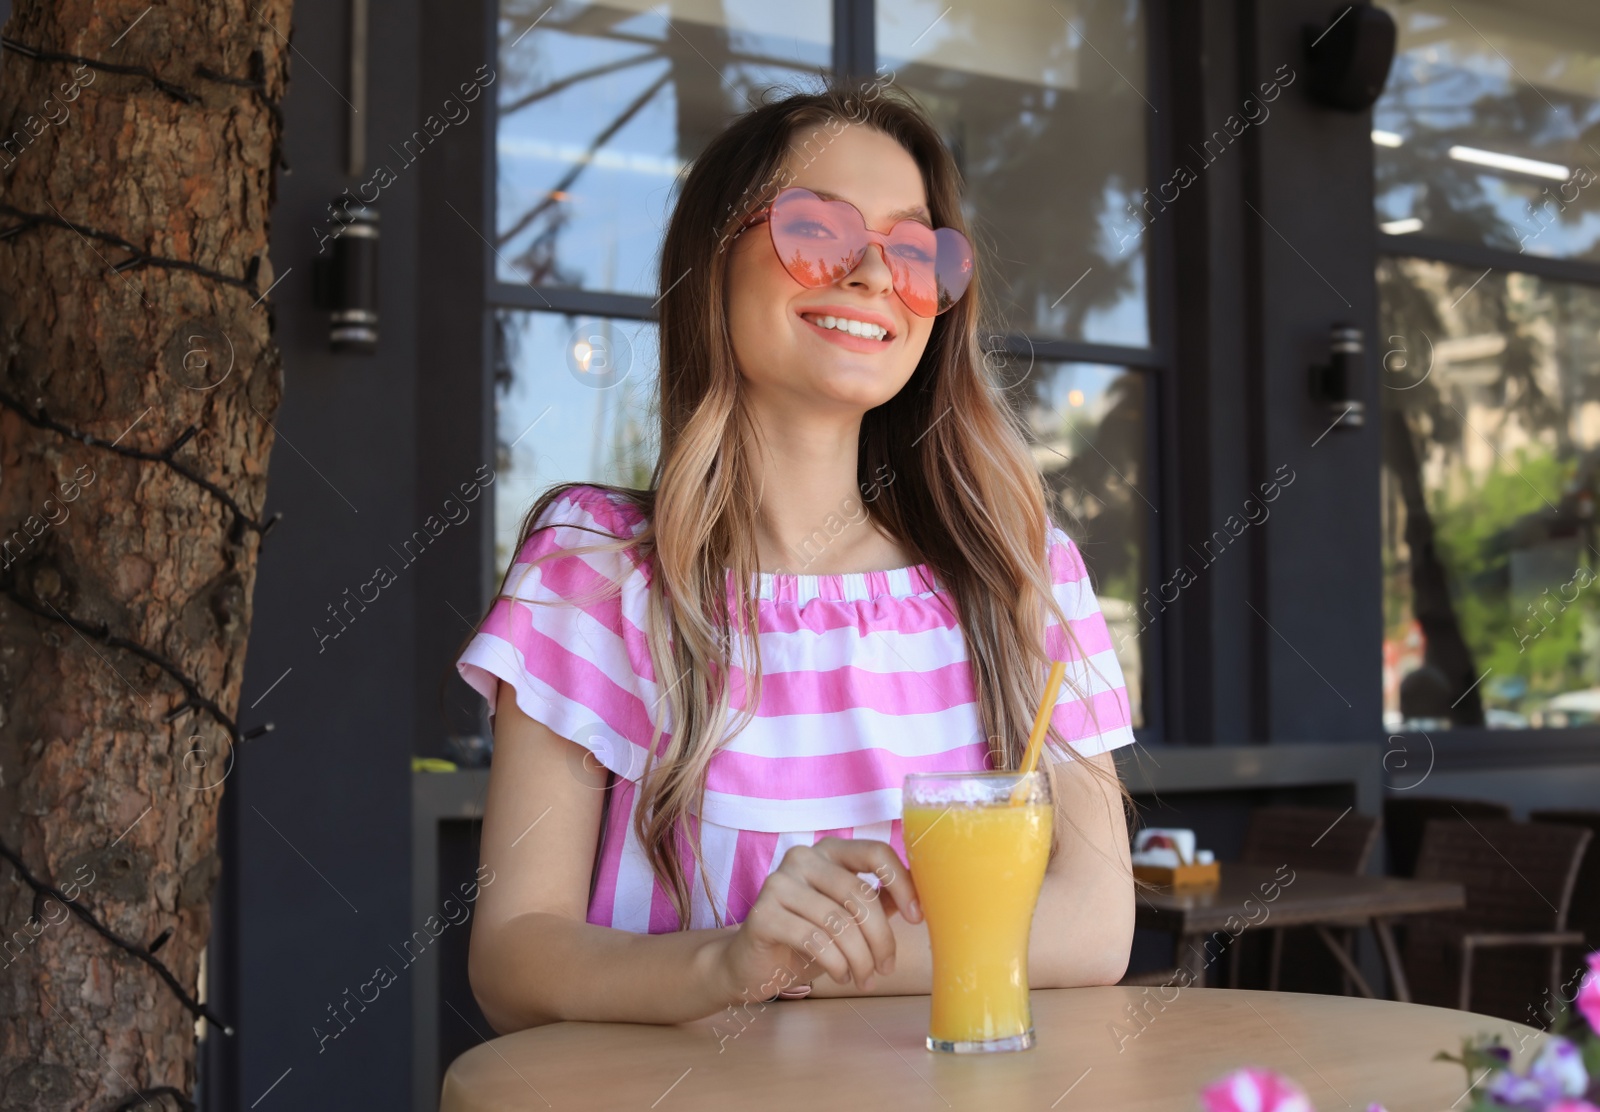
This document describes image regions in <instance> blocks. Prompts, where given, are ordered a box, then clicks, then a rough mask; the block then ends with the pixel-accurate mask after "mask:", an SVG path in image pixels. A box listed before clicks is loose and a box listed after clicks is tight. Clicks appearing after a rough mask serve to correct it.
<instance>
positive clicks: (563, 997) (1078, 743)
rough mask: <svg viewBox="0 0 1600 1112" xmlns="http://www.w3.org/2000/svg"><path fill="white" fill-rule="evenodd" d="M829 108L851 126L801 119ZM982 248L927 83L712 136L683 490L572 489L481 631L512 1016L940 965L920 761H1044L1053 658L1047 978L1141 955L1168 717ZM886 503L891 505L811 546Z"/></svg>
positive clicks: (522, 533)
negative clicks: (1123, 634) (1140, 732)
mask: <svg viewBox="0 0 1600 1112" xmlns="http://www.w3.org/2000/svg"><path fill="white" fill-rule="evenodd" d="M835 125H839V126H835ZM818 128H825V129H829V130H831V132H832V134H833V135H834V139H833V141H832V142H830V143H828V144H827V145H826V146H823V147H821V148H820V149H817V150H815V151H811V150H798V149H797V148H796V140H797V137H803V136H806V135H809V134H811V133H813V132H814V131H815V130H817V129H818ZM763 182H764V183H768V185H767V186H765V187H761V191H763V195H761V196H760V197H758V198H757V203H756V204H755V205H754V206H753V207H745V208H743V209H741V208H740V207H739V202H740V200H741V198H745V197H747V196H748V195H749V194H750V192H751V187H752V186H753V185H754V184H755V183H763ZM780 182H781V183H782V184H781V185H779V183H780ZM730 232H732V233H736V234H732V235H730ZM978 269H979V268H978V266H977V265H976V260H975V258H974V255H973V252H972V249H971V247H970V243H969V240H968V239H967V233H966V230H965V227H964V219H963V215H962V209H961V204H960V195H959V177H958V175H957V174H956V172H955V167H954V164H953V162H952V159H951V156H950V152H949V150H948V149H947V148H946V146H945V145H944V143H943V141H942V140H941V139H940V137H939V135H938V133H937V131H935V130H934V128H933V127H932V126H931V124H929V122H928V120H927V117H926V116H925V115H924V114H923V112H922V110H921V109H920V107H919V106H918V105H917V104H916V103H915V102H913V101H911V100H910V98H909V97H907V96H905V95H904V94H901V93H897V92H892V91H884V92H883V93H882V94H881V95H879V96H876V97H874V98H873V99H872V100H871V101H870V102H869V101H867V100H866V98H864V97H859V96H854V97H853V96H851V95H849V94H847V93H846V92H845V91H843V90H837V89H835V90H828V91H825V92H822V93H817V94H795V95H791V96H788V97H786V98H784V99H781V100H776V101H773V102H771V103H768V104H765V105H763V106H762V107H760V108H757V109H755V110H754V111H751V112H749V113H747V114H745V115H744V116H742V117H740V118H739V119H737V120H736V121H735V122H734V123H733V124H732V125H731V126H730V127H729V128H728V129H727V130H725V131H724V132H722V133H721V134H720V135H718V136H717V137H716V138H715V139H713V140H712V142H711V143H710V144H709V145H708V146H707V148H706V150H705V151H704V153H703V154H702V155H701V156H700V158H699V159H698V160H697V161H696V162H695V163H694V164H693V165H692V166H691V167H690V169H689V171H688V173H687V175H686V176H685V177H684V179H683V180H682V182H681V188H680V191H679V195H678V200H677V204H676V207H675V209H674V210H673V213H672V218H671V221H670V223H669V225H668V229H667V235H666V240H665V243H664V244H663V247H662V251H661V262H660V270H659V276H658V277H659V285H660V288H661V291H662V292H661V295H660V297H659V298H658V303H659V319H660V324H659V368H660V369H659V378H658V394H659V399H660V400H659V407H658V417H659V442H658V443H659V451H660V455H659V458H658V459H657V461H656V464H655V468H654V471H653V473H652V474H651V476H650V480H649V485H648V487H647V488H645V489H631V488H623V487H602V486H599V485H596V484H582V483H579V484H572V483H568V484H563V485H560V486H557V487H556V488H554V489H552V490H549V491H547V492H546V493H545V494H544V495H543V496H541V497H540V498H539V499H537V500H536V501H535V502H534V504H533V506H532V507H531V508H530V509H529V510H528V512H527V514H526V515H525V517H524V519H523V523H522V527H521V529H520V530H519V533H518V536H517V538H516V541H515V543H514V544H513V545H512V547H511V551H512V552H513V553H514V555H513V556H512V557H511V566H510V567H509V569H508V571H507V574H506V576H505V579H504V581H503V582H502V585H501V590H500V592H499V594H498V597H497V598H496V599H495V601H494V602H493V604H492V605H491V607H490V609H489V612H488V614H487V615H486V616H485V618H484V620H483V621H482V622H481V623H480V625H479V628H478V630H477V632H476V634H475V636H474V637H472V638H471V641H470V644H468V645H466V646H465V651H464V652H463V653H462V654H461V656H460V658H459V660H458V662H457V666H458V668H459V669H460V672H461V675H462V676H463V678H464V679H466V680H467V682H468V683H469V684H471V685H472V686H473V687H474V689H475V690H477V691H478V692H479V693H480V694H481V695H482V696H483V697H484V699H485V700H486V701H487V703H488V704H489V706H490V707H491V708H492V714H493V716H494V718H493V721H494V723H495V727H494V729H495V740H496V745H495V760H494V765H493V768H492V769H491V775H490V783H489V790H488V797H487V802H486V805H485V815H484V827H483V837H482V855H483V861H484V862H485V864H487V865H489V866H490V867H492V868H493V869H494V870H495V872H496V874H498V875H499V876H501V877H502V878H503V883H501V884H497V885H496V886H495V889H494V891H492V892H486V893H485V895H484V898H483V904H482V907H481V911H480V916H479V917H478V919H477V921H476V922H475V924H474V927H473V942H472V949H471V955H470V962H469V968H470V973H471V978H472V984H473V988H474V992H475V994H476V996H477V998H478V1001H479V1003H480V1005H481V1007H482V1009H483V1013H484V1015H485V1016H486V1017H487V1018H488V1019H489V1021H490V1022H491V1023H492V1024H493V1025H494V1026H495V1027H496V1028H497V1029H499V1030H502V1031H505V1030H511V1029H514V1028H519V1027H525V1026H529V1025H533V1024H537V1023H544V1022H549V1021H551V1020H556V1019H592V1020H622V1021H633V1022H669V1023H670V1022H678V1021H681V1020H685V1019H690V1018H695V1017H698V1016H704V1015H708V1014H710V1013H711V1012H713V1011H716V1010H719V1009H721V1008H723V1007H725V1006H726V1005H727V1004H729V1003H730V1002H734V1001H739V1000H741V999H745V998H748V997H749V995H750V994H751V993H760V992H762V991H763V986H770V985H772V984H774V983H782V984H786V985H789V986H791V987H790V988H789V989H788V991H789V992H790V993H792V994H804V993H806V992H809V991H813V990H814V991H815V992H817V993H818V994H819V995H833V994H852V995H853V994H862V993H870V992H881V993H906V992H927V991H928V989H929V988H930V985H931V961H930V950H929V942H928V934H927V930H926V928H925V926H924V925H923V917H922V912H921V910H920V908H919V906H918V903H917V893H916V889H915V886H914V885H913V882H912V878H911V876H910V874H909V872H908V870H907V868H906V864H905V854H906V844H905V837H904V833H903V828H902V817H901V807H900V803H901V794H900V789H901V785H902V783H903V782H904V780H905V777H906V776H907V775H908V774H911V773H920V772H973V771H983V770H990V769H1014V768H1016V767H1017V763H1018V761H1019V759H1020V757H1021V750H1022V746H1023V742H1024V740H1025V739H1026V736H1027V733H1028V726H1029V724H1030V723H1031V722H1032V720H1033V718H1034V712H1035V709H1036V708H1037V707H1038V705H1039V698H1040V691H1041V684H1042V682H1043V678H1044V674H1045V672H1046V671H1047V669H1048V665H1049V663H1050V662H1051V661H1052V660H1061V661H1065V662H1067V663H1068V664H1069V669H1068V676H1069V678H1068V682H1067V684H1065V685H1064V686H1063V687H1062V689H1061V694H1060V696H1059V698H1058V699H1057V700H1056V702H1055V704H1054V711H1053V714H1052V715H1050V716H1049V717H1048V718H1047V720H1046V721H1047V722H1048V724H1049V727H1050V746H1051V757H1052V759H1051V761H1050V774H1051V776H1052V779H1053V780H1054V781H1055V788H1054V791H1053V796H1054V798H1055V800H1056V811H1055V815H1056V818H1057V820H1058V821H1056V822H1055V824H1054V826H1053V852H1052V857H1051V860H1050V864H1049V867H1048V871H1047V873H1046V877H1045V880H1044V884H1043V888H1042V891H1041V894H1040V897H1039V903H1038V908H1039V911H1038V917H1037V919H1036V920H1035V921H1036V923H1037V924H1038V930H1037V933H1036V935H1035V937H1034V939H1033V942H1034V945H1033V947H1032V951H1031V954H1030V962H1029V982H1030V984H1033V985H1036V986H1039V987H1048V986H1056V985H1080V984H1102V983H1111V982H1114V981H1115V980H1116V979H1117V978H1118V977H1120V976H1121V974H1122V972H1123V970H1124V968H1125V967H1126V964H1127V957H1128V948H1129V943H1130V940H1131V934H1132V910H1133V909H1132V879H1131V872H1130V870H1129V867H1128V862H1127V840H1126V839H1127V835H1126V825H1125V821H1124V813H1123V808H1122V802H1123V798H1124V797H1123V793H1122V791H1121V785H1120V783H1119V781H1118V779H1117V777H1116V773H1115V769H1114V766H1113V764H1112V762H1111V759H1110V756H1109V754H1108V753H1107V750H1110V749H1112V748H1115V747H1117V746H1121V745H1126V744H1128V743H1130V742H1132V741H1133V734H1132V730H1131V728H1130V714H1129V705H1128V695H1127V691H1126V688H1125V685H1124V682H1123V678H1122V673H1121V669H1120V667H1119V665H1118V661H1117V657H1116V654H1115V651H1114V649H1113V646H1112V644H1111V636H1110V633H1109V631H1108V629H1107V627H1106V622H1105V618H1104V616H1103V615H1102V614H1101V612H1100V608H1099V606H1098V604H1097V602H1096V600H1095V596H1094V592H1093V591H1092V589H1091V588H1090V585H1089V579H1088V575H1087V572H1086V569H1085V567H1084V564H1083V560H1082V558H1081V556H1080V554H1079V553H1078V550H1077V546H1076V545H1075V544H1074V543H1073V541H1072V540H1071V539H1070V538H1068V537H1067V535H1066V534H1065V533H1064V532H1062V531H1061V530H1060V529H1059V528H1057V527H1056V526H1055V525H1054V523H1053V522H1052V521H1051V520H1050V517H1049V513H1048V510H1047V506H1046V499H1045V486H1044V482H1043V480H1042V479H1041V476H1040V474H1039V472H1038V470H1037V469H1036V468H1035V467H1034V465H1033V461H1032V458H1031V456H1030V454H1029V452H1028V449H1027V447H1026V443H1025V441H1024V438H1023V435H1022V430H1021V427H1020V422H1019V419H1018V418H1017V416H1016V415H1015V414H1014V413H1013V412H1012V411H1011V410H1010V409H1009V408H1008V407H1007V406H1006V405H1005V404H1004V401H1003V399H1002V397H1001V394H1000V392H999V390H998V388H997V386H996V384H995V383H994V382H993V381H992V380H991V379H990V377H989V374H988V369H987V367H986V365H985V364H984V361H983V359H982V356H981V353H980V352H979V350H978V346H977V341H976V331H977V321H978V318H979V315H980V302H979V290H980V284H981V283H980V280H979V276H978V273H977V272H978ZM891 477H892V479H893V481H892V483H891V482H890V481H889V479H890V478H891ZM868 480H875V482H873V483H869V482H868ZM869 487H870V489H871V490H872V491H873V494H874V496H873V497H872V498H871V499H870V500H865V499H862V498H861V496H860V494H859V493H858V492H861V491H864V490H865V489H868V488H869ZM862 501H867V507H866V508H867V513H866V514H865V516H864V517H863V518H862V519H861V521H860V526H861V527H859V528H856V529H849V530H845V529H841V530H839V531H838V532H837V533H830V540H829V543H828V544H827V545H825V546H820V548H819V550H818V551H816V553H815V557H814V559H812V560H811V563H810V565H809V566H808V568H807V573H806V574H795V573H792V572H789V571H787V570H785V569H783V567H782V564H783V563H784V562H785V560H786V558H787V556H788V554H789V553H790V552H791V551H792V550H793V548H794V546H795V545H796V544H797V542H798V541H799V540H800V539H802V538H806V537H810V536H814V535H815V531H816V528H817V523H818V522H822V521H825V520H827V518H828V516H829V515H830V514H832V513H834V512H835V511H836V510H837V508H838V507H840V506H841V505H845V504H853V505H859V504H860V503H861V502H862ZM1048 705H1049V704H1047V706H1048ZM575 746H582V747H583V748H584V749H587V750H589V751H591V752H593V753H594V755H595V757H596V758H597V759H598V761H599V765H598V766H591V765H590V764H589V762H588V761H587V760H583V761H576V762H575V761H573V760H572V759H571V758H572V754H573V751H574V747H575ZM546 820H548V821H546ZM865 873H872V874H874V876H875V877H876V878H877V880H878V881H879V883H878V884H877V885H874V886H873V890H872V893H871V896H870V898H867V897H864V896H863V895H862V894H861V893H859V892H858V891H857V888H858V886H859V885H860V884H861V879H860V878H861V875H862V874H865ZM869 905H870V906H869ZM530 955H538V957H537V959H536V960H533V961H530V960H529V957H530Z"/></svg>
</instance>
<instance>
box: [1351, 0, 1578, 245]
mask: <svg viewBox="0 0 1600 1112" xmlns="http://www.w3.org/2000/svg"><path fill="white" fill-rule="evenodd" d="M1380 3H1381V4H1382V6H1383V7H1384V8H1386V9H1387V10H1388V11H1389V13H1390V14H1391V15H1392V16H1394V19H1395V23H1396V25H1397V26H1398V28H1399V42H1398V45H1397V52H1396V56H1395V61H1394V68H1393V69H1392V70H1391V71H1390V74H1389V82H1388V85H1387V86H1386V87H1385V90H1384V94H1383V97H1382V98H1381V99H1380V100H1379V101H1378V103H1377V105H1376V107H1375V108H1374V109H1373V132H1372V139H1373V143H1374V144H1375V145H1376V148H1375V153H1376V155H1377V158H1376V163H1377V196H1378V202H1377V221H1378V225H1379V227H1380V228H1382V229H1383V230H1384V231H1386V232H1389V233H1391V234H1410V233H1419V234H1422V235H1426V236H1434V237H1438V238H1440V239H1450V240H1457V241H1461V242H1466V243H1481V244H1486V245H1488V246H1492V247H1500V248H1505V249H1507V250H1511V251H1525V252H1527V253H1528V254H1530V255H1543V256H1549V257H1570V258H1587V259H1600V8H1596V7H1595V6H1594V5H1593V4H1577V3H1574V4H1561V5H1556V4H1551V3H1548V2H1545V3H1535V4H1528V5H1521V4H1519V5H1515V6H1511V5H1506V4H1491V3H1482V2H1479V3H1472V2H1470V0H1380Z"/></svg>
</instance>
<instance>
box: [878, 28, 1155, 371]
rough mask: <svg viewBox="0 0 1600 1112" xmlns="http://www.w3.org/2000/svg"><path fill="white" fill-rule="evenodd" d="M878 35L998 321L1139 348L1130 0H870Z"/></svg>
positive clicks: (1137, 89) (1140, 77) (1141, 71)
mask: <svg viewBox="0 0 1600 1112" xmlns="http://www.w3.org/2000/svg"><path fill="white" fill-rule="evenodd" d="M877 35H878V61H879V69H880V72H884V73H888V72H891V71H892V72H893V75H894V81H895V83H896V84H898V85H900V86H903V87H904V88H906V89H909V90H910V91H911V92H912V93H913V94H914V95H915V96H916V97H917V98H918V99H919V100H920V101H921V102H922V103H923V104H924V105H925V106H926V107H927V108H928V110H929V112H930V113H931V114H932V115H933V117H934V119H935V120H936V121H937V122H938V123H939V125H940V128H941V129H942V130H943V132H944V135H945V139H946V140H947V141H948V142H949V143H950V145H951V148H952V149H953V150H954V151H955V153H956V158H957V161H958V163H959V164H960V166H961V171H962V175H963V176H964V178H965V179H966V187H967V195H966V200H967V205H968V209H969V211H968V214H967V215H968V218H969V219H970V220H971V221H972V223H973V228H974V231H975V232H976V234H977V239H978V241H979V247H980V250H986V251H987V253H988V259H987V260H986V261H987V262H989V263H990V265H991V270H990V274H991V275H992V279H991V280H990V282H989V294H990V297H991V299H993V301H994V302H995V304H996V306H997V308H998V309H999V310H1000V314H999V315H1000V316H1001V317H1002V319H1003V320H1004V322H1005V324H1006V326H1007V327H1009V328H1010V329H1011V330H1012V331H1015V332H1022V333H1028V334H1031V335H1034V336H1038V337H1046V338H1051V339H1068V340H1086V341H1094V342H1100V343H1108V344H1122V345H1127V346H1129V347H1145V346H1147V345H1148V344H1149V342H1150V328H1149V314H1148V312H1147V309H1146V278H1145V274H1146V261H1145V260H1146V252H1147V250H1148V242H1147V235H1146V229H1147V227H1148V225H1149V224H1150V223H1151V213H1153V212H1154V210H1153V209H1145V208H1143V207H1141V202H1142V201H1143V200H1144V198H1143V197H1142V196H1141V194H1142V191H1143V190H1144V188H1145V186H1146V185H1147V184H1148V182H1147V175H1146V172H1145V167H1146V158H1145V143H1146V128H1145V121H1146V120H1147V119H1148V118H1149V113H1150V110H1151V108H1152V105H1151V104H1150V103H1149V101H1148V100H1146V99H1145V98H1146V96H1147V95H1148V93H1147V91H1146V86H1147V80H1146V76H1145V69H1146V66H1145V29H1144V14H1143V6H1142V5H1141V4H1140V3H1139V2H1138V0H1078V2H1076V3H1073V2H1070V0H1069V2H1066V3H1059V4H1041V3H1036V2H1034V0H993V2H989V3H985V4H983V5H981V6H980V5H977V4H971V3H967V4H961V5H957V6H955V7H952V6H950V5H947V4H945V3H943V2H942V0H879V2H878V4H877Z"/></svg>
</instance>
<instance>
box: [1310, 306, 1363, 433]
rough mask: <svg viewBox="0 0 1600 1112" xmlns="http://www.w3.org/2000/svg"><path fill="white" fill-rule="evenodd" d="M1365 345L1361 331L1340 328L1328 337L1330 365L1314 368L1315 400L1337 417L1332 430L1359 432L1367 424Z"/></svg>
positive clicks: (1339, 325) (1337, 326)
mask: <svg viewBox="0 0 1600 1112" xmlns="http://www.w3.org/2000/svg"><path fill="white" fill-rule="evenodd" d="M1363 350H1364V344H1363V342H1362V335H1361V329H1359V328H1356V327H1355V326H1353V325H1349V324H1336V325H1334V326H1333V329H1332V331H1331V332H1329V334H1328V362H1327V363H1326V364H1324V365H1323V366H1320V367H1315V366H1314V367H1312V368H1311V397H1312V398H1313V399H1314V400H1315V401H1317V402H1319V403H1321V404H1322V405H1325V406H1327V408H1328V412H1330V413H1332V414H1333V415H1334V421H1333V425H1331V426H1329V427H1330V428H1347V429H1359V428H1360V427H1361V426H1362V425H1364V424H1366V423H1367V405H1366V403H1365V402H1363V401H1362V400H1361V398H1360V397H1359V395H1360V393H1361V380H1362V370H1363V368H1364V365H1365V359H1364V358H1363V355H1362V353H1363Z"/></svg>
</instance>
